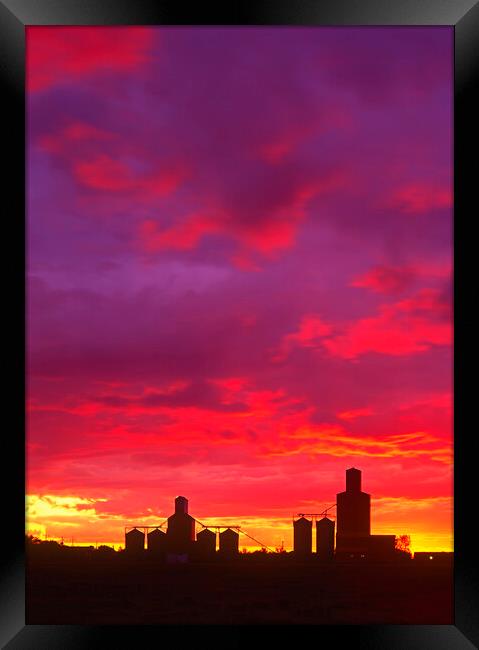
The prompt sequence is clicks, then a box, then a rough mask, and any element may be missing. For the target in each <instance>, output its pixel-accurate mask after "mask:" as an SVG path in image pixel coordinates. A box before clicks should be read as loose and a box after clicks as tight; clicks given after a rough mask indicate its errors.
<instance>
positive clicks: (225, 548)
mask: <svg viewBox="0 0 479 650" xmlns="http://www.w3.org/2000/svg"><path fill="white" fill-rule="evenodd" d="M219 537H220V554H221V555H222V556H223V557H233V556H235V555H237V554H238V551H239V535H238V533H237V532H236V531H235V530H232V529H231V528H227V529H226V530H223V531H222V532H221V533H220V535H219Z"/></svg>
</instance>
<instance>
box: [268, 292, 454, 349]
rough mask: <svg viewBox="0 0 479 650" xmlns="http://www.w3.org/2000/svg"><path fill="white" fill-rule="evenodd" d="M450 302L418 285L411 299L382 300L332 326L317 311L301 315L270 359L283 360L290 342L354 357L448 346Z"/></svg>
mask: <svg viewBox="0 0 479 650" xmlns="http://www.w3.org/2000/svg"><path fill="white" fill-rule="evenodd" d="M449 318H450V305H449V304H448V302H447V301H446V300H445V299H444V296H443V295H442V294H441V292H440V291H438V290H436V289H422V290H421V291H419V292H418V293H417V294H415V295H414V296H412V297H411V298H407V299H405V300H402V301H400V302H397V303H393V304H386V305H382V306H381V307H380V308H379V313H377V314H376V315H374V316H371V317H367V318H362V319H360V320H358V321H356V322H353V323H350V324H347V325H345V326H340V325H332V324H330V323H326V322H324V321H323V319H322V317H321V316H319V315H309V316H306V317H304V318H303V320H302V321H301V324H300V326H299V329H298V331H297V332H294V333H292V334H287V335H286V336H285V337H284V338H283V340H282V342H281V345H280V348H279V350H278V351H277V352H276V353H275V355H274V356H273V360H274V361H282V360H283V359H285V358H286V357H287V356H288V355H289V353H290V351H291V350H292V349H293V348H294V347H306V348H313V349H316V350H321V349H323V350H327V351H328V352H329V353H330V354H331V355H333V356H338V357H342V358H344V359H355V358H356V357H358V356H359V355H362V354H366V353H368V352H376V353H378V354H386V355H392V356H403V355H410V354H416V353H418V352H424V351H426V350H429V349H430V348H431V347H432V346H435V345H450V344H451V341H452V324H451V322H450V320H449Z"/></svg>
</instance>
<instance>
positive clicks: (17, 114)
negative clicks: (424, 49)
mask: <svg viewBox="0 0 479 650" xmlns="http://www.w3.org/2000/svg"><path fill="white" fill-rule="evenodd" d="M90 24H92V25H93V24H95V25H308V26H315V25H316V26H324V25H329V26H339V25H360V26H366V25H418V26H425V25H446V26H450V27H451V28H452V29H453V30H454V39H455V40H454V43H455V45H454V50H455V105H454V195H455V201H454V327H455V335H454V504H455V505H454V539H455V568H454V574H455V619H454V625H436V626H434V625H418V626H414V625H411V626H409V625H400V626H399V625H398V626H387V625H384V626H321V627H319V626H318V627H316V626H308V627H302V626H298V627H296V626H295V627H280V628H279V627H278V628H274V629H272V628H269V627H268V626H261V627H254V628H253V627H251V626H241V627H229V626H228V627H227V628H225V629H223V630H218V628H215V629H214V630H212V629H210V630H209V631H205V630H204V628H202V629H199V628H198V627H194V626H189V627H187V626H185V627H182V628H172V627H167V628H165V627H158V628H157V627H156V626H144V627H135V626H115V627H109V626H103V627H92V626H51V625H25V553H24V540H25V538H24V535H25V501H24V498H25V444H24V443H25V441H24V435H22V431H23V432H24V431H25V426H24V425H25V414H24V394H25V373H24V367H25V364H24V361H25V354H24V349H25V345H24V343H25V225H24V223H25V221H24V217H25V121H24V115H25V97H24V86H25V84H24V81H25V27H26V26H29V25H90ZM478 42H479V1H478V0H295V2H291V0H277V1H276V2H274V3H273V2H271V0H270V1H268V0H258V1H257V2H254V3H253V2H252V3H248V2H244V3H240V2H236V3H232V2H230V3H223V4H222V5H219V6H218V7H214V8H213V4H211V5H204V4H201V5H198V6H196V7H195V6H194V5H193V4H192V8H189V7H188V8H186V7H183V6H182V5H181V3H173V2H171V1H166V2H163V1H161V0H156V1H155V0H144V1H143V2H135V0H97V1H95V0H82V1H81V2H80V1H79V0H0V78H1V82H2V89H3V92H2V98H3V101H2V109H3V114H4V130H3V133H4V146H3V148H2V155H3V158H4V169H5V176H4V183H3V188H2V194H3V197H4V201H3V205H4V228H6V229H7V232H8V234H7V237H5V238H4V246H5V248H6V249H7V250H8V252H9V253H13V255H11V256H10V260H9V263H8V266H7V267H6V269H5V271H6V273H5V276H4V277H5V285H4V286H5V288H7V289H8V292H9V301H8V305H9V306H8V310H7V311H6V316H4V321H5V324H7V326H8V327H10V330H9V331H8V333H7V335H6V336H5V338H4V341H5V344H6V347H7V348H11V347H12V346H10V344H9V342H10V340H15V341H16V342H17V344H18V346H17V347H16V349H15V354H14V355H12V358H11V361H10V364H9V365H8V366H7V369H6V372H5V373H4V377H6V378H7V382H6V387H7V397H6V400H5V407H6V408H5V410H8V411H9V413H10V415H13V424H12V425H10V427H9V429H7V427H6V425H4V441H5V440H7V439H8V447H7V445H4V450H5V451H4V454H3V458H4V466H8V468H9V470H10V475H9V476H8V479H7V481H8V482H7V483H6V486H5V487H4V490H3V494H4V504H5V507H6V512H5V513H4V522H5V524H7V525H5V526H4V531H3V536H2V537H3V540H2V541H3V542H4V544H3V556H2V560H4V561H3V563H2V564H3V568H2V574H1V583H0V584H1V587H0V603H1V606H0V616H1V620H0V641H1V643H2V647H6V648H9V649H11V650H15V649H22V650H23V649H25V648H32V649H34V650H42V649H43V648H45V649H47V648H48V650H54V649H56V648H58V649H60V648H61V649H62V650H64V649H70V648H97V647H98V648H100V647H101V648H104V647H105V646H108V645H110V644H111V645H112V646H113V647H115V648H123V647H125V648H126V647H138V646H140V645H143V644H145V643H148V642H149V641H151V642H155V645H156V644H157V643H158V642H161V643H165V642H166V643H169V642H171V641H170V639H171V640H174V642H175V645H176V646H178V645H182V644H183V643H185V644H186V643H188V644H190V643H191V644H196V645H198V644H199V645H200V647H203V646H204V645H206V644H207V643H208V644H210V643H214V642H215V640H216V639H215V637H216V638H217V641H219V642H220V643H225V644H227V645H228V646H229V647H232V648H236V647H240V646H241V647H243V646H244V645H245V644H251V645H252V644H254V645H257V646H265V645H266V646H268V645H277V644H278V643H279V644H280V645H282V644H284V645H290V644H292V643H295V644H298V642H299V643H304V644H306V643H308V644H309V643H320V644H321V645H324V644H331V645H333V644H334V645H335V646H338V645H340V646H341V645H343V644H348V645H349V644H350V643H351V645H352V644H354V646H355V647H357V648H382V649H387V650H395V649H398V650H399V649H401V650H406V649H407V650H415V649H416V648H417V649H419V648H421V649H423V648H427V649H432V648H434V649H437V650H441V649H444V650H446V649H447V650H452V649H455V648H457V649H463V648H464V650H466V649H469V648H474V647H478V646H479V616H478V612H479V605H478V596H477V575H476V574H475V572H474V567H475V565H476V562H475V560H476V558H477V554H478V551H477V538H476V537H475V535H474V519H475V512H477V505H476V504H475V503H474V502H475V500H476V499H477V488H475V486H474V482H473V481H474V479H475V474H474V472H475V469H476V468H475V465H476V458H477V444H476V439H477V438H476V436H477V433H476V431H475V430H474V429H473V428H472V427H471V423H472V422H473V421H474V420H473V414H472V382H471V381H470V380H467V379H466V378H467V377H469V376H474V375H473V374H472V373H473V364H474V355H473V354H472V351H474V350H475V346H474V344H473V341H472V335H473V324H474V321H473V318H472V309H473V308H474V306H475V305H474V302H475V301H474V293H473V292H474V290H473V289H472V286H473V282H474V280H473V278H474V275H473V253H472V247H473V237H471V230H470V226H469V224H471V227H472V225H473V223H474V221H475V220H476V218H477V216H476V215H477V209H476V210H475V209H474V208H475V206H476V204H477V195H478V194H477V189H476V185H477V180H476V178H477V157H478V154H477V152H478V150H479V147H478V144H479V143H478V138H477V127H476V123H475V122H476V118H477V115H479V105H478V102H477V100H476V99H475V98H474V90H475V89H476V86H478V80H479V47H477V43H478ZM474 157H475V159H476V163H475V164H474ZM469 160H470V161H471V162H470V163H468V161H469ZM8 224H10V225H8ZM5 258H6V255H5V253H4V259H5ZM20 360H21V361H20ZM22 361H23V363H22ZM7 452H8V455H7ZM475 452H476V453H475ZM3 474H4V476H6V475H7V474H8V472H3ZM206 635H207V638H206V639H205V638H204V637H205V636H206ZM210 635H211V638H209V637H210ZM202 639H203V640H202Z"/></svg>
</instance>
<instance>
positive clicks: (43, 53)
mask: <svg viewBox="0 0 479 650" xmlns="http://www.w3.org/2000/svg"><path fill="white" fill-rule="evenodd" d="M127 29H128V32H126V31H125V28H121V27H109V28H104V27H91V26H88V27H80V26H76V27H63V26H62V27H59V28H58V27H27V33H28V39H27V87H28V90H29V91H40V90H46V89H48V88H50V87H51V86H53V85H55V84H57V83H63V82H65V81H66V82H71V81H72V80H75V79H79V78H82V77H85V76H87V75H90V74H93V73H96V72H98V71H106V72H121V71H131V70H135V69H136V68H138V66H140V65H142V64H143V63H145V62H146V61H147V60H148V49H149V47H150V45H151V42H152V38H153V32H152V30H150V29H149V28H143V27H128V28H127ZM126 33H128V38H125V35H126Z"/></svg>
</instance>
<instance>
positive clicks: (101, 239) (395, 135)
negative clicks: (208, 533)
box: [27, 27, 453, 551]
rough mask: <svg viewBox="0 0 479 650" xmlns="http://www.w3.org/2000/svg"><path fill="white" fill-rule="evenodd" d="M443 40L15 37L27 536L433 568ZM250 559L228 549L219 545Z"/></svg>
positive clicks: (446, 90)
mask: <svg viewBox="0 0 479 650" xmlns="http://www.w3.org/2000/svg"><path fill="white" fill-rule="evenodd" d="M452 52H453V31H452V28H436V27H434V28H417V27H415V28H304V27H303V28H291V27H286V28H244V27H243V28H241V27H237V28H233V27H230V28H228V27H226V28H199V27H182V28H176V27H161V28H160V27H158V28H150V27H124V28H113V27H106V28H102V27H68V28H65V27H28V28H27V89H28V103H27V138H28V148H27V149H28V150H27V190H28V206H27V207H28V214H27V271H28V280H27V359H28V364H27V386H28V388H27V493H28V494H27V526H28V529H29V531H31V532H33V533H35V534H38V535H41V536H42V537H43V536H45V534H46V535H47V536H48V537H50V538H60V537H62V536H63V537H65V540H70V539H71V538H74V541H75V542H76V543H95V542H98V543H111V544H113V543H114V544H115V545H121V544H123V527H124V526H125V525H131V524H135V523H138V524H145V525H153V524H156V523H159V522H162V521H164V520H165V519H166V518H167V517H168V516H169V515H170V514H171V513H172V511H173V500H174V498H175V496H177V495H178V494H182V495H184V496H186V497H188V499H189V500H190V513H191V514H192V515H193V516H194V517H197V518H198V519H199V520H200V521H202V522H206V523H231V524H237V525H240V526H242V528H244V529H245V531H247V532H248V533H249V534H251V535H253V536H254V537H256V538H258V539H260V540H261V541H262V542H264V543H265V544H268V545H270V546H273V547H274V546H279V545H280V544H281V542H282V541H283V540H284V545H285V548H287V549H290V548H291V546H292V523H291V520H292V517H293V515H294V514H296V513H298V512H318V511H319V510H323V509H324V508H325V507H327V506H329V505H331V504H332V503H334V502H335V495H336V493H337V492H340V491H342V490H343V489H344V483H345V477H344V472H345V469H346V468H348V467H351V466H355V467H358V468H359V469H361V470H363V489H364V490H365V491H366V492H369V493H370V494H371V496H372V532H373V533H394V534H410V535H411V542H412V544H411V545H412V549H413V550H418V551H419V550H452V547H453V530H452V510H453V493H452V476H453V464H452V461H453V457H452V453H453V431H452V262H453V260H452V189H451V188H452V144H453V143H452V79H453V68H452V64H453V60H452ZM250 545H251V546H254V542H252V541H251V540H248V539H247V538H245V537H242V538H241V539H240V546H241V547H243V546H250Z"/></svg>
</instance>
